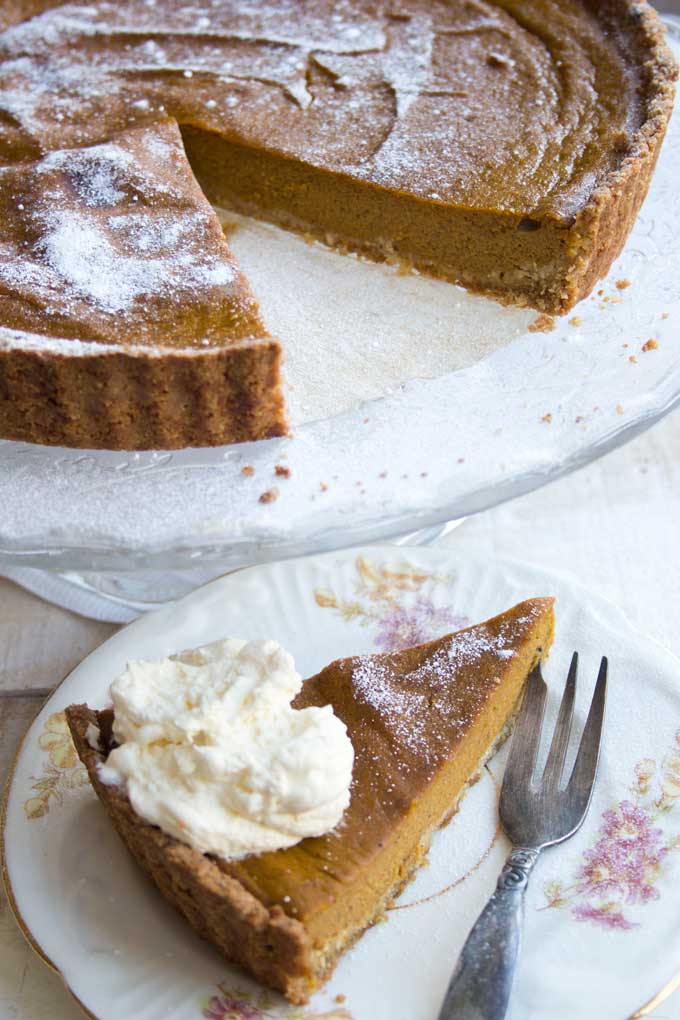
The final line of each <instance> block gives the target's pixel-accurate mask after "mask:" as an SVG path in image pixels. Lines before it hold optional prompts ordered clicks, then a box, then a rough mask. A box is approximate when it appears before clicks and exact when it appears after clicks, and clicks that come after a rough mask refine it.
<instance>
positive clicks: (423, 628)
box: [375, 596, 467, 652]
mask: <svg viewBox="0 0 680 1020" xmlns="http://www.w3.org/2000/svg"><path fill="white" fill-rule="evenodd" d="M466 623H467V620H466V618H465V617H462V616H458V615H456V614H455V613H454V612H452V611H451V609H449V608H448V607H446V606H435V604H434V602H433V601H432V599H431V598H428V597H426V596H420V597H419V598H417V599H416V601H415V602H414V603H413V605H411V606H405V605H395V606H393V607H392V608H390V609H389V611H388V612H387V613H385V615H384V616H383V617H382V618H381V619H380V620H379V621H378V633H377V634H376V638H375V643H376V645H377V646H378V648H380V649H381V650H382V651H385V652H398V651H399V650H400V649H401V648H408V647H409V646H411V645H419V644H422V642H423V641H430V640H432V639H433V638H435V637H439V636H440V635H441V634H446V632H447V631H449V630H459V629H460V628H461V627H464V626H465V624H466Z"/></svg>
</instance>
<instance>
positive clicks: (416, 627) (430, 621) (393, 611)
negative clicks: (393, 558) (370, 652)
mask: <svg viewBox="0 0 680 1020" xmlns="http://www.w3.org/2000/svg"><path fill="white" fill-rule="evenodd" d="M356 571H357V582H356V597H355V598H351V599H342V598H339V597H338V596H337V595H336V594H335V592H333V591H331V590H330V589H328V588H317V589H316V590H315V591H314V599H315V601H316V604H317V606H319V607H320V608H321V609H333V610H334V611H335V612H336V613H338V614H339V615H340V616H341V617H342V619H343V620H345V621H347V622H350V621H351V622H358V623H359V624H360V625H361V626H362V627H372V628H375V630H376V636H375V644H376V646H377V648H378V649H379V650H380V651H383V652H397V651H399V650H400V649H402V648H408V647H410V646H411V645H418V644H422V642H423V641H431V640H433V638H437V637H441V635H443V634H446V633H448V632H449V631H452V630H460V629H461V628H462V627H467V626H468V624H469V623H470V621H469V619H468V618H467V617H466V616H461V615H460V614H458V613H454V612H453V610H452V609H451V608H450V607H449V606H437V605H436V604H435V602H434V599H433V597H432V596H433V594H434V592H435V590H436V589H437V588H438V587H439V586H440V585H444V584H450V583H451V581H452V580H453V578H452V577H450V576H447V575H445V574H437V573H428V572H427V571H424V570H422V569H421V568H418V567H414V566H412V565H411V564H409V563H399V564H395V565H392V566H390V565H389V564H376V563H373V562H372V561H371V560H368V559H367V558H366V557H365V556H358V557H357V560H356Z"/></svg>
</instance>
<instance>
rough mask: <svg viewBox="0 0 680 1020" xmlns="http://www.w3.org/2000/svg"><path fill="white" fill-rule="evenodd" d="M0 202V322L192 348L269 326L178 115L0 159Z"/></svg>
mask: <svg viewBox="0 0 680 1020" xmlns="http://www.w3.org/2000/svg"><path fill="white" fill-rule="evenodd" d="M0 209H1V210H2V225H1V226H0V328H2V327H11V328H12V329H15V330H17V331H24V332H26V333H32V334H43V335H45V336H49V337H52V338H54V339H55V340H83V341H97V342H99V343H104V344H121V343H124V344H126V345H139V344H141V345H145V346H150V347H178V348H199V349H201V348H206V347H215V346H216V347H223V346H227V345H228V344H229V343H231V342H232V341H237V340H242V339H244V338H248V337H251V338H258V337H260V338H261V337H265V336H266V329H265V326H264V323H263V322H262V319H261V317H260V314H259V311H258V308H257V304H256V302H255V300H254V298H253V296H252V294H251V292H250V288H249V286H248V284H247V282H246V280H245V278H244V276H243V274H242V273H241V271H240V269H239V267H238V265H237V264H236V262H235V260H234V259H233V257H232V255H231V252H230V251H229V248H228V247H227V243H226V241H225V239H224V234H223V232H222V228H221V226H220V223H219V220H218V219H217V216H216V215H215V213H214V212H213V210H212V208H211V206H210V204H209V203H208V202H207V201H206V199H205V197H204V196H203V193H202V192H201V189H200V188H199V186H198V184H197V183H196V180H195V178H194V176H193V174H192V172H191V168H190V166H189V164H188V163H187V160H186V156H185V154H184V149H183V147H182V139H181V137H180V134H179V131H178V129H177V125H176V124H175V123H174V122H173V121H165V122H163V123H158V124H154V125H147V126H146V127H138V128H136V129H134V130H130V131H127V132H125V133H123V134H120V135H116V136H114V137H113V138H112V139H111V140H110V141H106V142H103V143H101V144H99V145H94V146H91V147H87V148H82V147H81V148H77V149H72V150H57V151H54V152H51V153H50V154H49V155H47V156H44V157H43V158H41V159H39V160H37V161H34V162H23V163H20V164H15V165H10V166H6V167H4V168H3V167H0ZM0 342H1V334H0ZM62 349H63V350H64V351H68V344H67V343H64V344H63V345H62Z"/></svg>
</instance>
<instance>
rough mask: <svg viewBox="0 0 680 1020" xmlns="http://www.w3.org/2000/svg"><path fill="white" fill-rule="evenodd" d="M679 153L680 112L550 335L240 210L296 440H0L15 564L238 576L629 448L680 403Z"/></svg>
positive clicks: (455, 292) (678, 30)
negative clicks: (171, 445) (612, 251)
mask: <svg viewBox="0 0 680 1020" xmlns="http://www.w3.org/2000/svg"><path fill="white" fill-rule="evenodd" d="M668 23H669V37H670V39H671V41H672V44H673V46H674V47H675V50H676V53H678V55H679V56H680V27H679V26H680V21H679V20H678V19H675V20H674V19H672V18H669V19H668ZM679 161H680V118H679V117H678V116H677V114H676V115H675V116H674V117H673V119H672V121H671V124H670V127H669V131H668V137H667V138H666V141H665V143H664V146H663V148H662V151H661V155H660V158H659V163H658V166H657V168H656V172H655V174H654V179H653V181H652V186H651V188H650V191H649V195H648V197H647V200H646V201H645V203H644V205H643V208H642V210H641V213H640V215H639V217H638V220H637V222H636V224H635V226H634V229H633V231H632V233H631V235H630V237H629V239H628V242H627V244H626V247H625V249H624V251H623V253H622V255H621V257H620V258H619V259H617V260H616V262H615V264H614V266H613V267H612V270H611V272H610V273H609V275H608V277H607V279H606V280H604V281H602V284H601V286H599V287H598V288H597V290H596V291H595V293H594V294H593V296H592V298H588V299H587V300H585V301H582V302H581V303H580V304H579V305H578V306H577V307H576V308H575V309H574V311H573V313H570V314H569V315H568V316H565V317H564V318H563V319H561V320H560V321H559V322H558V323H557V325H556V328H555V329H554V331H553V332H550V333H535V332H533V333H532V332H530V331H529V327H530V325H531V324H532V323H533V322H534V321H535V319H536V315H535V313H531V312H529V311H527V310H523V309H519V308H503V307H502V306H500V305H498V304H496V303H495V302H493V301H490V300H487V299H486V298H482V297H477V296H474V295H471V294H467V293H466V292H465V291H463V290H461V289H460V288H458V287H453V286H451V285H450V284H447V283H443V282H441V281H437V280H430V279H426V278H425V277H422V276H403V275H399V272H398V271H397V270H396V269H395V268H394V267H390V266H380V265H374V264H371V263H369V262H364V261H361V260H357V259H353V258H349V257H346V256H342V255H339V254H335V253H333V252H330V251H328V250H327V249H325V248H323V247H322V246H320V245H308V244H306V243H305V241H304V240H302V239H300V238H298V237H295V236H294V235H292V234H289V233H285V232H283V231H279V230H276V229H275V228H273V227H268V226H266V225H262V224H256V223H253V222H252V221H250V222H248V221H244V220H240V221H239V222H238V224H237V226H236V227H235V228H234V229H233V230H232V231H231V232H230V234H229V236H230V243H231V244H232V245H233V248H234V251H235V253H236V255H237V257H238V258H239V260H240V261H241V263H242V264H243V268H244V269H245V271H246V273H247V275H248V277H249V279H250V280H251V281H252V283H253V287H254V289H255V293H256V294H257V295H258V298H259V299H261V301H262V305H263V310H264V313H265V319H266V321H267V323H268V326H269V328H270V329H271V331H272V332H273V333H275V334H276V335H277V336H281V338H282V340H283V341H284V343H285V347H286V350H287V352H288V356H287V362H286V371H287V378H288V381H289V383H290V384H291V387H292V390H291V392H290V394H289V397H290V400H289V403H290V405H291V412H292V415H293V425H294V431H295V435H294V437H293V438H292V439H284V440H270V441H267V442H262V443H250V444H245V445H240V446H233V447H221V448H216V449H208V450H183V451H179V452H174V453H173V452H162V453H153V452H152V453H143V454H129V453H109V452H106V451H98V452H97V451H94V452H87V451H82V450H63V449H48V448H44V447H39V446H29V445H27V444H20V443H7V442H5V443H3V442H0V506H1V507H2V515H1V519H0V559H1V560H2V561H4V562H11V563H15V564H18V563H23V564H24V565H26V566H36V567H40V566H42V567H47V568H48V569H51V570H53V569H55V567H58V568H59V569H65V570H100V569H106V570H117V571H125V570H139V569H150V568H160V569H164V570H167V569H168V568H170V567H176V568H183V569H186V568H189V567H196V566H197V565H198V564H199V563H200V562H202V563H216V564H218V569H219V570H220V571H223V570H227V569H230V568H233V567H240V566H244V565H248V564H252V563H256V562H262V561H264V560H274V559H282V558H283V557H285V556H299V555H301V554H303V553H312V552H319V551H323V550H327V549H337V548H338V547H340V546H343V545H344V546H347V545H351V544H358V543H361V542H367V541H375V540H376V539H379V538H386V537H389V536H391V535H394V534H403V533H405V532H407V531H414V530H416V529H418V528H423V527H426V526H429V525H433V524H437V523H440V522H442V521H446V520H452V519H454V518H460V517H464V516H466V515H468V514H470V513H474V512H476V511H479V510H483V509H486V508H487V507H490V506H495V505H496V504H497V503H499V502H502V501H503V500H504V499H508V498H510V497H513V496H517V495H519V494H520V493H523V492H528V491H530V490H531V489H535V488H537V487H538V486H540V485H543V484H544V483H545V482H546V481H548V480H549V479H551V478H555V477H557V476H558V475H560V474H564V473H565V472H567V471H570V470H573V469H574V468H575V467H578V466H580V465H582V464H585V463H587V462H588V461H591V460H593V459H594V458H595V457H598V456H600V455H601V454H603V453H605V452H606V451H607V450H609V449H611V448H612V447H613V446H617V445H619V444H620V443H623V442H625V441H626V440H628V439H631V438H632V437H633V436H634V435H636V434H637V433H638V432H640V431H641V430H642V429H644V428H647V427H648V426H649V425H650V424H652V423H653V422H655V421H657V420H658V419H659V418H661V417H662V416H663V415H664V414H666V413H667V412H668V411H669V410H671V408H673V407H674V406H676V405H677V403H678V401H680V185H679V178H678V163H679ZM231 219H232V221H233V217H232V218H231ZM622 281H630V286H629V287H627V288H626V289H623V290H621V289H619V288H618V287H617V282H622ZM650 339H651V340H653V341H654V342H655V343H656V344H657V345H658V346H657V347H655V348H654V347H650V346H649V345H647V349H646V350H643V348H644V347H645V345H646V344H647V341H648V340H650ZM631 358H632V359H633V360H632V361H631V360H630V359H631ZM280 463H285V465H286V466H287V467H288V468H290V471H291V475H290V477H289V478H287V479H284V478H281V477H280V476H276V474H275V466H276V465H277V464H280ZM246 465H249V466H251V467H253V468H254V473H251V474H248V475H244V474H243V473H242V468H243V467H244V466H246ZM272 487H276V488H277V489H278V490H279V498H278V499H277V500H275V501H274V502H266V503H260V502H259V501H258V500H259V497H260V495H262V494H263V493H264V492H266V491H268V490H270V489H271V488H272ZM199 493H200V498H197V495H198V494H199Z"/></svg>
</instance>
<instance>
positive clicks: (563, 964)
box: [4, 547, 680, 1020]
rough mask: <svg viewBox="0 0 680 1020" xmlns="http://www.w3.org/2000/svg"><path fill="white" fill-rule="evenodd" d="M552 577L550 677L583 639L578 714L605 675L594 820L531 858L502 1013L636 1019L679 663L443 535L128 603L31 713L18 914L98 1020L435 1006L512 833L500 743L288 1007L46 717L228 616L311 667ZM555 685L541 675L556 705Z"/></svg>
mask: <svg viewBox="0 0 680 1020" xmlns="http://www.w3.org/2000/svg"><path fill="white" fill-rule="evenodd" d="M551 593H552V594H555V595H556V596H557V633H556V639H555V646H554V650H553V653H552V656H551V658H550V660H549V663H548V664H547V668H546V675H547V678H548V681H549V682H550V681H552V682H553V683H554V684H555V685H556V686H557V687H558V688H559V687H560V685H561V683H562V681H563V679H564V677H565V676H566V670H567V666H568V661H569V658H570V656H571V653H572V651H573V650H574V648H577V649H578V650H579V651H580V653H581V684H580V693H579V698H580V701H579V719H581V720H582V718H583V714H584V706H585V705H587V703H588V701H589V698H590V694H591V691H592V686H593V684H594V680H595V675H596V671H597V666H598V663H599V659H600V656H601V655H602V654H603V653H606V654H608V655H609V658H610V671H611V687H610V695H609V704H608V711H607V720H606V730H605V741H604V751H603V758H602V766H601V771H600V776H599V779H598V783H597V787H596V790H595V796H594V801H593V804H592V807H591V810H590V814H589V816H588V819H587V821H586V824H585V825H584V827H583V829H582V830H581V832H580V833H579V834H578V835H577V836H576V837H574V838H573V839H572V840H571V841H569V842H568V843H566V844H564V845H563V846H561V847H559V848H556V849H554V850H552V851H549V852H548V853H546V854H545V855H544V856H543V858H542V859H541V861H540V862H539V864H538V866H537V868H536V871H535V873H534V876H533V879H532V883H531V885H530V890H529V894H528V900H527V913H526V926H525V942H524V948H523V952H522V958H521V963H520V968H519V972H518V976H517V982H516V987H515V993H514V999H513V1006H512V1014H511V1016H512V1018H513V1020H574V1017H586V1016H587V1017H589V1018H590V1017H593V1018H595V1017H597V1018H598V1020H623V1018H627V1017H630V1016H631V1015H632V1014H633V1013H634V1012H635V1011H636V1010H637V1009H638V1008H639V1007H641V1006H642V1005H643V1004H644V1003H646V1002H647V1001H648V1000H650V999H651V998H652V997H653V996H654V995H655V994H656V993H658V992H659V990H660V989H662V988H663V987H664V986H666V985H667V983H668V982H669V980H670V979H671V978H672V976H673V974H674V972H676V971H677V970H678V968H680V928H679V926H678V923H677V917H678V893H677V889H678V881H679V879H680V690H679V688H678V680H679V679H680V662H679V661H678V660H677V659H676V658H675V657H673V656H672V655H671V654H670V653H668V652H666V651H664V650H663V649H662V648H660V647H659V646H657V645H655V644H654V643H652V642H651V641H649V640H647V639H646V638H644V637H643V636H642V635H640V634H638V633H636V632H635V631H634V630H633V629H632V628H631V626H630V625H629V624H628V622H627V621H626V620H625V618H624V617H623V616H622V615H621V613H619V612H618V611H617V610H616V609H614V608H613V607H612V606H610V605H609V604H608V603H606V602H603V601H602V600H600V599H598V598H595V597H593V596H592V595H590V594H589V593H588V592H587V591H585V590H582V589H580V588H578V587H577V586H575V585H574V584H573V583H572V582H570V581H569V580H566V579H564V578H561V577H559V576H551V575H547V574H543V573H541V572H539V571H537V570H536V569H534V568H530V567H527V566H523V565H520V564H516V563H501V564H496V565H489V564H485V563H480V562H475V561H471V560H468V559H465V558H461V557H459V556H457V555H456V554H455V553H453V552H451V551H449V550H446V551H445V550H438V549H433V550H425V549H400V550H395V549H394V548H376V547H373V548H367V549H364V550H353V551H351V552H344V553H336V554H331V555H326V556H322V557H317V558H314V559H307V560H299V561H293V562H288V563H283V564H278V565H273V566H263V567H256V568H253V569H251V570H247V571H244V572H241V573H237V574H234V575H231V576H229V577H225V578H222V579H220V580H218V581H215V582H213V583H211V584H209V585H207V586H206V587H204V588H202V589H199V590H198V591H196V592H194V593H193V594H191V595H189V596H187V597H186V598H184V599H183V600H182V601H180V602H178V603H176V604H174V605H170V606H168V607H167V608H164V609H162V610H160V611H159V612H156V613H154V614H152V615H149V616H147V617H144V618H142V619H140V620H139V621H137V622H136V623H134V624H132V625H131V626H129V627H127V628H126V629H125V630H123V631H120V632H119V633H118V634H116V635H115V636H114V637H112V638H111V639H110V640H109V641H107V642H106V643H105V644H104V645H102V647H101V648H99V649H97V651H95V652H93V653H92V655H90V656H89V657H88V658H87V659H86V660H85V661H84V662H83V663H82V664H81V665H80V666H79V667H78V668H77V669H76V670H74V672H73V673H72V674H71V675H70V676H69V677H68V679H67V680H66V681H65V682H64V683H63V684H62V685H61V687H60V688H59V689H58V690H57V691H56V693H55V694H54V695H53V696H52V698H51V699H50V700H49V701H48V703H47V704H46V705H45V707H44V709H43V710H42V712H41V713H40V715H39V716H38V718H37V719H36V721H35V723H34V724H33V726H32V727H31V729H30V731H29V733H28V735H27V738H26V740H25V743H24V745H23V748H22V750H21V752H20V754H19V756H18V759H17V762H16V767H15V770H14V774H13V777H12V779H11V783H10V786H9V790H8V799H7V804H6V817H5V826H4V838H5V864H6V877H7V880H8V888H9V890H10V893H11V898H12V899H13V902H14V904H15V909H16V912H17V916H18V917H19V918H20V923H21V924H22V927H23V928H24V931H25V932H26V934H27V935H28V937H29V938H30V939H31V941H32V942H33V944H34V945H35V946H36V947H37V948H38V949H39V951H40V952H41V953H42V954H43V955H44V956H45V957H46V958H47V959H48V960H49V961H51V962H52V963H53V965H54V966H55V967H56V968H58V970H59V971H60V972H61V974H62V975H63V977H64V980H65V981H66V983H67V985H68V986H69V987H70V989H71V991H72V992H73V994H74V995H75V996H76V997H77V998H78V1000H79V1001H80V1002H81V1004H82V1005H83V1006H84V1007H85V1008H86V1010H88V1011H89V1012H90V1013H91V1014H92V1015H93V1016H95V1017H97V1018H98V1020H121V1018H122V1017H134V1018H135V1020H281V1018H284V1017H286V1018H289V1020H292V1018H294V1020H321V1018H324V1020H350V1018H351V1020H436V1017H437V1011H438V1006H439V1004H440V1001H441V998H442V996H443V993H444V990H445V987H446V985H447V982H448V979H449V976H450V973H451V969H452V967H453V964H454V962H455V960H456V957H457V955H458V952H459V950H460V948H461V945H462V943H463V940H464V938H465V935H466V933H467V931H468V928H469V927H470V925H471V924H472V922H473V920H474V918H475V916H476V915H477V913H478V912H479V910H480V909H481V907H482V906H483V904H484V902H485V900H486V898H487V896H488V895H489V894H490V892H491V890H492V887H493V884H494V882H495V878H496V875H497V873H498V871H499V869H500V866H501V863H502V860H503V857H504V854H505V853H506V851H507V846H506V844H505V841H504V838H503V837H502V836H500V835H499V834H498V832H497V786H498V782H499V780H500V778H501V776H502V753H501V755H500V756H497V757H496V758H495V759H494V760H493V761H492V763H491V765H490V767H489V769H488V770H487V771H486V772H485V774H484V776H483V779H482V781H481V782H480V783H478V784H477V785H476V786H475V787H474V788H473V789H472V790H471V792H470V793H469V795H468V796H467V797H466V799H465V801H464V803H463V805H462V809H461V811H460V813H459V814H458V815H457V816H456V818H455V819H454V821H453V822H452V823H451V824H450V825H448V826H447V827H446V828H445V829H444V830H442V831H441V832H440V833H438V834H437V836H436V838H435V840H434V844H433V847H432V851H431V855H430V866H429V868H426V869H423V870H421V871H420V873H419V874H418V876H417V878H416V880H415V881H414V882H413V883H412V884H411V885H410V886H409V887H408V888H407V890H406V891H405V893H404V894H403V896H402V897H401V899H400V901H399V903H398V906H397V908H396V909H395V910H393V911H391V912H390V916H389V919H388V920H387V922H386V923H384V924H380V925H378V926H377V927H375V928H374V929H372V930H371V931H370V932H368V933H367V934H366V935H365V936H364V937H363V938H362V939H361V940H360V942H359V943H358V944H357V946H356V947H355V948H354V949H353V950H352V952H350V953H349V954H348V955H347V956H346V957H345V958H343V960H342V961H341V963H340V965H339V966H338V968H337V971H336V973H335V975H334V977H333V979H332V981H331V982H330V984H329V986H328V987H327V989H325V990H324V991H323V992H321V993H319V994H318V995H317V996H315V997H314V999H313V1001H312V1002H311V1003H310V1004H309V1005H308V1006H307V1007H304V1008H297V1009H296V1008H292V1007H287V1006H286V1005H285V1004H284V1003H283V1001H282V1000H280V999H279V998H278V997H277V996H276V995H273V994H270V993H268V992H263V991H262V990H260V989H258V988H257V987H256V986H254V985H253V984H251V983H250V982H249V981H248V979H247V978H245V977H244V976H242V975H241V974H240V973H239V972H238V971H237V970H235V969H234V968H232V967H230V966H229V965H228V964H227V963H226V962H225V961H224V960H223V959H221V957H220V956H218V955H217V953H216V952H214V951H213V950H212V949H211V948H210V947H208V946H207V945H205V944H204V943H202V942H201V941H200V940H199V939H198V938H197V937H196V936H195V935H194V934H193V933H192V931H191V930H190V929H189V928H188V927H187V926H186V925H185V924H184V922H183V921H182V920H181V918H180V917H179V916H177V915H175V913H174V912H173V911H172V910H171V909H170V908H169V907H168V906H167V905H166V904H165V903H164V901H163V900H162V899H161V897H160V895H159V894H158V893H157V892H156V890H155V888H154V887H153V886H152V885H150V884H149V883H148V882H147V880H146V879H145V878H144V877H143V876H142V875H141V873H140V872H139V871H138V870H137V868H136V866H135V865H134V863H133V862H132V860H131V859H130V858H129V857H128V855H127V853H126V851H125V850H124V848H123V846H122V844H121V843H120V842H119V840H118V837H117V836H116V835H115V834H114V832H113V830H112V828H111V826H110V824H109V821H108V818H107V816H106V814H105V812H104V809H103V808H102V807H101V806H100V804H99V802H98V801H97V799H96V797H95V795H94V793H93V792H92V791H91V790H90V788H89V786H88V784H87V781H86V779H85V777H84V773H83V769H82V768H81V767H80V766H79V765H78V763H77V762H76V761H75V757H74V753H73V749H72V745H71V744H70V741H69V739H68V737H67V735H66V731H65V728H64V722H63V717H62V716H61V715H60V714H59V713H60V712H61V711H62V710H63V708H64V707H65V706H66V705H67V704H69V703H71V702H80V701H87V702H88V703H89V704H91V705H93V706H97V707H99V706H102V705H104V704H105V703H106V700H107V688H108V684H109V682H110V681H111V680H112V679H113V677H114V676H115V675H116V674H117V673H118V671H119V670H121V669H122V667H123V666H124V663H125V661H126V659H128V658H130V657H145V656H148V657H153V656H165V655H168V654H169V653H171V652H175V651H177V650H179V649H182V648H185V647H188V646H193V645H198V644H202V643H204V642H207V641H212V640H214V639H216V638H218V637H222V636H224V635H226V634H236V635H240V636H244V637H247V638H255V637H264V636H267V637H274V638H277V639H278V640H279V641H281V642H282V643H283V644H284V645H285V646H287V647H288V648H289V649H290V650H291V651H292V652H293V653H294V655H295V657H296V660H297V662H298V664H299V667H300V669H301V671H302V673H303V674H311V673H314V672H315V671H317V670H318V669H319V668H320V667H321V666H323V665H324V664H325V663H327V662H328V661H330V660H331V659H332V658H334V657H336V656H341V655H347V654H354V653H361V652H368V651H373V650H376V649H380V648H392V647H396V646H397V645H398V644H399V643H400V642H402V643H403V642H406V643H413V642H414V641H418V640H421V639H426V638H429V637H432V636H434V635H436V634H439V633H444V632H446V631H448V630H451V629H455V628H456V627H457V626H460V625H464V624H465V623H466V622H467V621H468V620H469V621H480V620H483V619H485V618H487V617H488V616H490V615H492V614H495V613H497V612H499V611H501V610H503V609H506V608H507V607H509V606H511V605H513V604H514V603H515V602H517V601H519V600H520V599H522V598H525V597H527V596H532V595H545V594H551ZM557 701H558V697H557V693H553V695H552V701H551V711H552V713H553V716H554V712H555V707H556V702H557ZM338 997H340V999H338ZM342 997H344V998H342Z"/></svg>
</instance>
